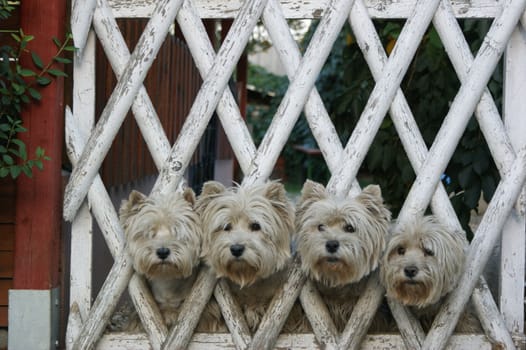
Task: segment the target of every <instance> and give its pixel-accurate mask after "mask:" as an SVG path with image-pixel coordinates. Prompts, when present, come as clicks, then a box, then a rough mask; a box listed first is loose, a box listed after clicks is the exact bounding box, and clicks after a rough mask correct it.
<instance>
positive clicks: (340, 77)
mask: <svg viewBox="0 0 526 350" xmlns="http://www.w3.org/2000/svg"><path fill="white" fill-rule="evenodd" d="M375 25H376V26H377V29H378V33H379V34H380V37H381V40H382V41H383V44H384V46H385V47H386V50H387V52H388V53H389V52H390V50H391V49H392V47H393V45H394V44H395V43H396V39H397V37H398V35H399V33H400V31H401V28H402V26H403V22H402V21H399V22H396V21H385V22H384V21H377V22H376V23H375ZM489 25H490V22H489V21H485V20H464V21H462V22H461V26H462V28H463V31H464V34H465V36H466V40H467V41H468V42H469V43H470V45H471V48H472V50H473V52H474V53H476V51H477V50H478V47H479V46H480V44H481V42H482V38H483V37H484V35H485V33H486V32H487V30H488V28H489ZM314 28H315V26H313V27H312V29H311V30H310V32H309V33H307V35H306V37H305V43H306V44H308V40H309V38H310V37H311V36H312V33H313V30H314ZM306 44H305V47H306ZM252 73H253V74H254V73H255V76H257V78H256V79H254V80H253V81H252V83H253V84H254V85H257V86H260V87H261V88H262V89H263V90H265V91H264V92H265V93H266V94H267V95H268V94H269V93H274V94H275V95H276V96H275V98H272V99H271V103H270V107H269V108H268V110H265V111H264V113H263V115H262V113H261V112H260V113H259V117H258V118H259V119H260V120H264V121H263V124H261V125H257V126H256V124H254V125H255V127H256V129H257V130H256V131H257V132H259V133H261V132H263V131H264V130H265V128H266V125H265V123H267V124H268V123H269V121H267V120H266V119H265V118H271V117H272V115H273V112H274V111H275V107H276V106H277V104H278V103H279V101H280V97H281V96H282V94H283V92H284V91H285V88H286V85H287V82H286V80H284V78H282V77H279V78H275V77H274V78H271V77H269V76H268V75H264V74H262V72H260V71H259V72H258V71H253V72H252ZM249 76H250V75H249ZM264 76H265V77H266V78H265V77H264ZM269 80H272V83H271V82H270V81H269ZM501 80H502V69H501V67H499V68H498V69H497V71H496V72H495V73H494V77H493V79H492V80H491V82H490V83H489V88H490V91H491V92H492V94H493V96H494V98H495V100H496V102H497V105H498V106H500V102H501V96H502V90H501ZM316 86H317V88H318V91H319V92H320V94H321V96H322V99H323V101H324V103H325V106H326V108H327V110H328V111H329V114H330V116H331V119H332V120H333V122H334V125H335V126H336V129H337V130H338V133H339V135H340V138H341V141H342V143H344V144H345V143H346V142H347V140H348V139H349V137H350V135H351V133H352V131H353V129H354V126H355V124H356V122H357V121H358V119H359V117H360V114H361V112H362V110H363V108H364V106H365V104H366V102H367V99H368V97H369V94H370V92H371V91H372V89H373V88H374V79H373V78H372V76H371V73H370V71H369V69H368V67H367V64H366V63H365V60H364V58H363V56H362V54H361V51H360V49H359V47H358V45H357V44H356V42H355V40H354V38H353V34H352V32H351V30H350V29H349V28H348V27H347V28H345V29H344V30H343V31H342V32H341V33H340V35H339V38H338V40H337V41H336V43H335V45H334V47H333V50H332V52H331V54H330V56H329V58H328V60H327V62H326V64H325V66H324V68H323V70H322V72H321V74H320V76H319V79H318V81H317V83H316ZM459 86H460V83H459V80H458V78H457V75H456V73H455V71H454V69H453V67H452V65H451V63H450V61H449V59H448V56H447V54H446V52H445V50H444V47H443V46H442V43H441V41H440V38H439V36H438V34H437V32H436V31H435V30H434V28H430V29H429V30H428V31H427V33H426V34H425V36H424V38H423V40H422V43H421V45H420V46H419V48H418V50H417V53H416V55H415V57H414V59H413V61H412V62H411V65H410V67H409V69H408V72H407V74H406V76H405V78H404V80H403V83H402V85H401V88H402V90H403V92H404V94H405V96H406V98H407V100H408V103H409V105H410V107H411V110H412V112H413V114H414V117H415V119H416V122H417V124H418V125H419V128H420V131H421V133H422V135H423V137H424V140H425V142H426V144H427V146H428V147H430V146H431V144H432V143H433V140H434V137H435V135H436V133H437V131H438V129H439V127H440V125H441V123H442V120H443V118H444V116H445V115H446V114H447V112H448V109H449V105H450V103H451V102H452V101H453V99H454V97H455V95H456V93H457V92H458V89H459ZM291 143H302V144H309V145H313V146H314V147H315V145H316V143H315V141H314V140H313V138H312V135H311V134H310V132H309V130H308V127H307V125H306V122H305V120H304V118H301V119H300V120H299V121H298V123H297V125H296V127H295V131H294V132H293V135H292V136H291V140H290V141H289V145H290V144H291ZM285 152H287V149H286V150H285ZM296 157H297V154H296ZM306 161H307V162H316V164H314V166H312V165H311V167H312V168H313V169H316V173H315V174H314V175H313V177H316V180H319V181H326V180H327V179H328V176H329V173H328V171H327V169H326V166H325V165H324V164H325V163H324V162H323V160H322V159H316V158H308V159H306ZM293 165H294V164H291V165H290V166H289V164H287V166H288V167H289V168H291V169H293ZM359 177H360V179H359V180H361V181H362V182H374V183H378V184H380V186H381V187H382V192H383V195H384V197H385V199H386V202H387V203H389V204H390V206H391V209H392V211H393V213H394V214H395V215H396V214H397V213H398V211H399V210H400V208H401V206H402V204H403V201H404V199H405V197H406V196H407V193H408V191H409V189H410V187H411V185H412V183H413V181H414V179H415V173H414V171H413V169H412V167H411V165H410V164H409V161H408V159H407V156H406V153H405V151H404V150H403V147H402V144H401V142H400V139H399V137H398V135H397V133H396V130H395V129H394V126H393V123H392V121H391V119H390V118H389V116H386V118H385V119H384V121H383V123H382V125H381V127H380V130H379V132H378V134H377V136H376V138H375V140H374V142H373V144H372V146H371V148H370V150H369V152H368V154H367V156H366V159H365V162H364V164H363V165H362V167H361V169H360V174H359ZM443 179H444V184H445V185H446V188H447V191H448V193H450V196H451V200H452V203H453V206H454V208H455V210H456V211H457V214H458V215H459V218H460V220H461V222H462V224H463V226H464V228H465V229H466V231H468V233H469V232H470V229H469V227H468V222H469V218H470V212H471V210H476V209H477V207H478V202H479V198H480V197H481V194H482V195H483V196H484V198H485V199H486V200H489V199H490V198H491V196H492V195H493V193H494V191H495V188H496V184H497V183H498V180H499V175H498V172H497V170H496V167H495V164H494V162H493V160H492V158H491V155H490V153H489V150H488V147H487V144H486V142H485V141H484V138H483V136H482V134H481V132H480V129H479V127H478V124H477V122H476V119H475V118H474V117H473V118H472V119H471V121H470V123H469V125H468V127H467V129H466V131H465V133H464V135H463V137H462V139H461V141H460V143H459V145H458V147H457V149H456V151H455V154H454V156H453V158H452V159H451V161H450V163H449V165H448V167H447V169H446V171H445V174H444V176H443Z"/></svg>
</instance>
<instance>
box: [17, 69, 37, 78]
mask: <svg viewBox="0 0 526 350" xmlns="http://www.w3.org/2000/svg"><path fill="white" fill-rule="evenodd" d="M18 74H20V75H21V76H23V77H34V76H36V75H37V73H35V72H33V71H32V70H31V69H27V68H20V69H18Z"/></svg>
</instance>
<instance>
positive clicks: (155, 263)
mask: <svg viewBox="0 0 526 350" xmlns="http://www.w3.org/2000/svg"><path fill="white" fill-rule="evenodd" d="M195 201H196V198H195V194H194V192H193V191H192V190H191V189H190V188H186V189H185V190H184V191H183V192H182V193H173V194H171V195H163V196H159V197H147V196H145V195H144V194H142V193H140V192H138V191H135V190H134V191H132V192H131V193H130V195H129V198H128V200H124V201H123V202H122V205H121V208H120V211H119V215H120V220H121V224H122V227H123V228H124V232H125V238H126V246H125V247H126V250H127V252H128V254H129V255H130V257H131V259H132V262H133V267H134V269H135V271H136V272H137V273H139V274H141V275H143V276H144V277H145V278H146V280H147V282H148V285H149V287H150V289H151V292H152V295H153V297H154V299H155V301H156V302H157V305H158V306H159V309H160V311H161V314H162V315H163V318H164V321H165V323H166V325H167V327H171V326H172V325H173V324H174V323H175V322H176V320H177V316H178V312H179V308H180V305H181V304H182V303H183V301H184V299H185V298H186V296H187V295H188V293H189V292H190V290H191V287H192V285H193V282H194V280H195V276H196V273H197V267H198V265H199V258H200V253H201V239H202V231H201V224H200V219H199V216H198V215H197V213H196V212H195V211H194V205H195ZM123 328H124V330H126V331H132V332H133V331H138V330H141V329H142V326H141V324H140V321H139V319H138V317H137V314H136V313H135V314H134V315H133V316H131V317H130V321H129V324H128V325H125V326H124V327H123Z"/></svg>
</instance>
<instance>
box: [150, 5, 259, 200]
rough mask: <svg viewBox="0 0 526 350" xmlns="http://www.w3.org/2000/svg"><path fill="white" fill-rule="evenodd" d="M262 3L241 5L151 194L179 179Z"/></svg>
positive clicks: (169, 186) (171, 186)
mask: <svg viewBox="0 0 526 350" xmlns="http://www.w3.org/2000/svg"><path fill="white" fill-rule="evenodd" d="M265 4H266V1H265V0H255V1H247V2H245V3H244V4H243V7H242V9H241V11H240V12H239V13H238V16H239V17H237V18H236V19H235V20H234V22H233V23H232V27H231V28H230V30H229V32H228V34H227V36H226V38H225V40H224V43H223V45H222V46H221V48H220V49H219V52H218V53H217V56H216V59H215V61H214V64H213V66H212V67H211V68H210V70H209V71H208V74H207V76H206V78H205V79H204V81H203V84H202V85H201V89H200V90H199V92H198V94H197V96H196V98H195V100H194V103H193V105H192V108H191V109H190V112H189V114H188V115H187V117H186V120H185V123H184V124H183V127H182V128H181V132H180V134H179V137H178V138H177V140H176V141H175V144H174V145H173V147H172V150H171V153H170V156H169V158H168V160H167V161H166V163H165V165H164V166H163V168H162V169H161V172H160V174H159V177H158V179H157V181H156V183H155V185H154V188H153V190H152V193H158V192H163V191H170V190H171V189H174V188H175V187H176V186H177V184H178V183H179V181H180V180H181V178H182V176H183V174H184V171H185V170H186V167H187V166H188V164H189V162H190V159H191V156H192V155H193V152H194V150H195V148H196V147H197V145H198V144H199V140H200V139H201V135H203V133H204V131H205V129H206V126H207V125H208V121H209V120H210V118H211V117H212V113H213V112H214V110H215V108H216V106H217V104H218V103H219V100H220V98H221V96H223V91H224V90H225V86H226V85H227V83H228V80H229V79H230V77H231V75H232V72H233V70H234V68H235V66H236V64H237V61H238V60H239V57H240V56H241V54H242V53H243V50H244V49H245V46H246V44H247V42H248V39H249V37H250V34H251V32H252V30H253V29H254V27H255V25H256V23H257V21H258V19H259V17H260V16H261V13H262V12H263V8H264V7H265Z"/></svg>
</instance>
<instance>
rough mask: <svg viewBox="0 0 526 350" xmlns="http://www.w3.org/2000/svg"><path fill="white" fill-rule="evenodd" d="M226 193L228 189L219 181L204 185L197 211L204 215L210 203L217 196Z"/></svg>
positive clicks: (208, 182)
mask: <svg viewBox="0 0 526 350" xmlns="http://www.w3.org/2000/svg"><path fill="white" fill-rule="evenodd" d="M225 191H226V187H225V186H224V185H223V184H222V183H220V182H217V181H207V182H205V183H204V184H203V188H202V189H201V194H200V195H199V197H198V198H197V201H196V205H195V209H196V210H197V212H198V213H202V212H203V211H204V210H205V208H206V207H207V206H208V204H210V201H211V200H212V199H213V198H214V197H215V196H217V195H219V194H221V193H223V192H225Z"/></svg>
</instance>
